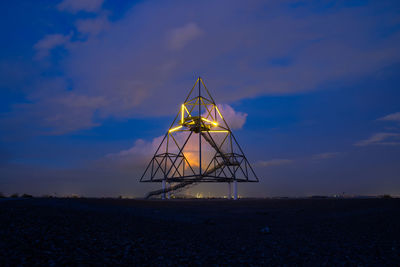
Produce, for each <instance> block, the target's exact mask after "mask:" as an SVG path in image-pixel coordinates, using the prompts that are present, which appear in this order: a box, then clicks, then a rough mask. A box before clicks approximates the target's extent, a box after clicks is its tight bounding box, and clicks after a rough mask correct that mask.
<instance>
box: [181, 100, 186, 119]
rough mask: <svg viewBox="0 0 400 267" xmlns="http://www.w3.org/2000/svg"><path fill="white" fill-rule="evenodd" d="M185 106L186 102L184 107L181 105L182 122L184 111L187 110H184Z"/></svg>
mask: <svg viewBox="0 0 400 267" xmlns="http://www.w3.org/2000/svg"><path fill="white" fill-rule="evenodd" d="M184 107H185V105H184V104H182V107H181V123H183V117H184V115H185V114H184V112H185V110H184Z"/></svg>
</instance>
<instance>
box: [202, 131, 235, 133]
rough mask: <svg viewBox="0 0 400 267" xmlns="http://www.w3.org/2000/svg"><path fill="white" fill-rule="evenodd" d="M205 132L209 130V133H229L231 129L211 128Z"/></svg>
mask: <svg viewBox="0 0 400 267" xmlns="http://www.w3.org/2000/svg"><path fill="white" fill-rule="evenodd" d="M205 132H209V133H229V131H225V130H210V131H205Z"/></svg>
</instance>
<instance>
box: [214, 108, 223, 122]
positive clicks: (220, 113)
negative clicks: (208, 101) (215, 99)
mask: <svg viewBox="0 0 400 267" xmlns="http://www.w3.org/2000/svg"><path fill="white" fill-rule="evenodd" d="M215 109H216V110H217V111H218V114H219V116H220V117H221V119H223V117H222V115H221V112H219V109H218V107H217V106H215Z"/></svg>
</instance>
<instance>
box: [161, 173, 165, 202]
mask: <svg viewBox="0 0 400 267" xmlns="http://www.w3.org/2000/svg"><path fill="white" fill-rule="evenodd" d="M162 190H163V193H162V195H161V198H162V199H165V177H164V179H163V180H162Z"/></svg>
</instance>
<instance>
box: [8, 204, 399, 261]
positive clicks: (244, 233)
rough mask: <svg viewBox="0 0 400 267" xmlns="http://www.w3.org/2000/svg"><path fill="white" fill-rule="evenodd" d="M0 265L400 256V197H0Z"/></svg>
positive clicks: (391, 258) (383, 258)
mask: <svg viewBox="0 0 400 267" xmlns="http://www.w3.org/2000/svg"><path fill="white" fill-rule="evenodd" d="M0 218H1V220H0V266H137V265H140V266H141V265H146V266H177V265H178V266H181V265H187V266H197V265H207V266H232V265H245V266H260V265H270V266H400V199H279V200H277V199H275V200H274V199H266V200H245V199H242V200H239V201H227V200H169V201H160V200H149V201H143V200H125V199H121V200H119V199H55V198H53V199H51V198H49V199H45V198H43V199H41V198H32V199H1V200H0Z"/></svg>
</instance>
